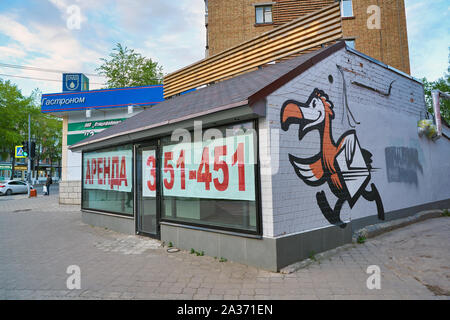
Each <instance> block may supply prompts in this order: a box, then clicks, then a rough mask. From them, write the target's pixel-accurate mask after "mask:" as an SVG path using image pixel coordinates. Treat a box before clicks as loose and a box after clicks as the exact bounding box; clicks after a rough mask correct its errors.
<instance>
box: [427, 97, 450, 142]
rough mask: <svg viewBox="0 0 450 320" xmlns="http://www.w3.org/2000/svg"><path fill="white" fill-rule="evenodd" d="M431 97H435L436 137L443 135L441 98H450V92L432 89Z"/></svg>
mask: <svg viewBox="0 0 450 320" xmlns="http://www.w3.org/2000/svg"><path fill="white" fill-rule="evenodd" d="M431 97H432V98H433V111H434V122H435V124H436V134H437V136H436V139H439V138H440V137H441V136H442V119H441V105H440V98H443V99H448V100H449V99H450V93H448V92H441V91H439V90H433V91H431Z"/></svg>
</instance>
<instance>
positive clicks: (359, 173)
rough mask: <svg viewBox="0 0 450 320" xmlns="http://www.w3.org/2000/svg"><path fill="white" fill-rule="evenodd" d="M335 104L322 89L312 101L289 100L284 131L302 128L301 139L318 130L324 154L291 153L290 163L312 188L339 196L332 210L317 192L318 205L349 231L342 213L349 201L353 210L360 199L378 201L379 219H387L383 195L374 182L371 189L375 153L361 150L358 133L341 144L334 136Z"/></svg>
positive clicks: (283, 116)
mask: <svg viewBox="0 0 450 320" xmlns="http://www.w3.org/2000/svg"><path fill="white" fill-rule="evenodd" d="M333 108H334V106H333V103H332V102H331V101H330V100H329V98H328V95H327V94H325V92H323V91H322V90H319V89H317V88H316V89H314V91H313V92H312V94H311V95H310V97H309V98H308V101H307V102H306V103H301V102H298V101H295V100H287V101H286V102H284V104H283V106H282V108H281V128H282V129H283V130H284V131H287V130H288V129H289V126H290V125H291V124H298V125H299V136H298V137H299V140H302V138H303V137H304V136H305V134H306V133H307V132H308V131H311V130H315V129H317V130H318V131H319V134H320V150H321V151H320V152H319V153H318V154H316V155H315V156H313V157H310V158H298V157H295V156H294V155H292V154H289V160H290V162H291V164H292V166H293V167H294V170H295V172H296V174H297V175H298V176H299V177H300V179H302V180H303V182H305V183H306V184H307V185H309V186H320V185H322V184H324V183H328V186H329V187H330V189H331V191H332V193H333V194H334V195H335V196H336V197H337V202H336V204H335V205H334V208H331V207H330V204H329V203H328V200H327V198H326V195H325V192H324V191H323V190H322V191H320V192H317V194H316V199H317V204H318V206H319V207H320V209H321V211H322V214H323V215H324V217H325V218H326V219H327V220H328V222H330V223H331V224H334V225H339V226H340V227H341V228H345V226H346V223H344V222H342V221H341V218H340V213H341V209H342V206H343V204H344V203H345V201H348V203H349V205H350V208H353V206H354V205H355V203H356V202H357V201H358V199H359V197H360V196H363V197H364V199H366V200H368V201H375V203H376V206H377V211H378V218H379V219H381V220H384V208H383V203H382V201H381V197H380V194H379V193H378V190H377V188H376V187H375V185H374V184H373V183H371V185H370V190H367V189H366V188H367V185H368V184H369V182H370V178H371V171H372V170H373V168H372V154H371V153H370V152H369V151H367V150H365V149H362V148H361V147H360V144H359V141H358V138H357V136H356V131H355V130H349V131H347V132H345V133H344V134H343V135H342V136H341V137H340V138H339V139H338V141H337V142H335V141H334V139H333V135H332V120H333V119H334V111H333Z"/></svg>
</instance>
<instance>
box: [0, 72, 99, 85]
mask: <svg viewBox="0 0 450 320" xmlns="http://www.w3.org/2000/svg"><path fill="white" fill-rule="evenodd" d="M0 76H3V77H14V78H22V79H30V80H39V81H55V82H62V80H56V79H44V78H35V77H26V76H18V75H13V74H4V73H0ZM89 84H98V85H102V86H103V85H105V84H104V83H98V82H90V81H89Z"/></svg>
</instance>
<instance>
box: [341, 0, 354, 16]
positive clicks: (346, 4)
mask: <svg viewBox="0 0 450 320" xmlns="http://www.w3.org/2000/svg"><path fill="white" fill-rule="evenodd" d="M341 16H342V17H353V2H352V0H341Z"/></svg>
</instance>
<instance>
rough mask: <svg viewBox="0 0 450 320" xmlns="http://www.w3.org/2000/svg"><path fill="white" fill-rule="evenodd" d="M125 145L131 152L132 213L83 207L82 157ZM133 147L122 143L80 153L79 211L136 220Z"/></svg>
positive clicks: (128, 143)
mask: <svg viewBox="0 0 450 320" xmlns="http://www.w3.org/2000/svg"><path fill="white" fill-rule="evenodd" d="M127 145H129V146H131V151H132V153H131V164H132V168H131V177H132V179H133V181H132V183H131V186H132V187H131V190H132V193H133V201H132V202H133V211H132V213H131V214H129V213H122V212H118V211H108V210H102V209H96V208H88V207H84V205H83V204H84V199H83V198H84V189H85V188H84V178H83V177H84V170H85V167H84V155H85V154H86V153H90V152H102V150H108V149H112V148H120V147H123V146H127ZM134 145H135V143H130V142H127V143H122V144H118V145H115V146H113V147H106V148H99V149H96V150H89V151H82V152H81V205H80V208H81V211H88V212H93V213H98V214H105V215H110V216H120V217H122V218H128V219H135V218H136V208H135V205H136V204H135V201H134V198H135V196H134V193H135V190H134V189H135V186H134V179H135V170H136V169H135V164H134V158H135V154H134Z"/></svg>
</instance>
